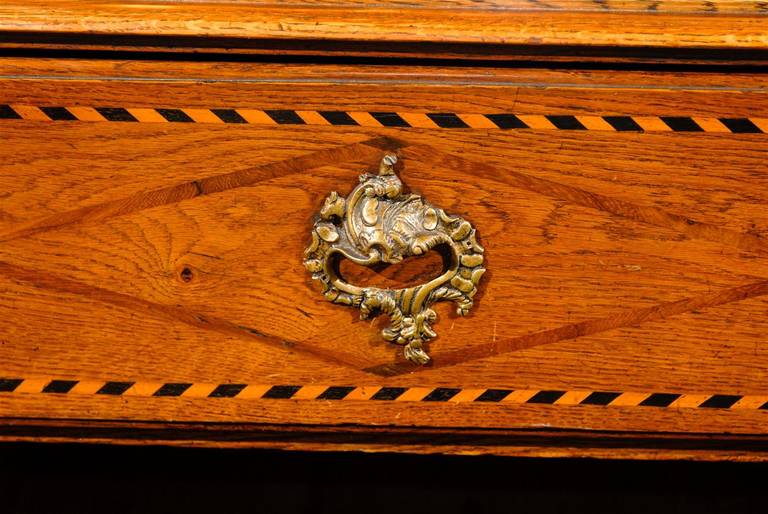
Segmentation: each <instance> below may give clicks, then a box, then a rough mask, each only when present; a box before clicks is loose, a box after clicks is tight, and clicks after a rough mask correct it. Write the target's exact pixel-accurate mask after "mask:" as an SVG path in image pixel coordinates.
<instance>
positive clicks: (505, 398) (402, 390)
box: [0, 378, 768, 411]
mask: <svg viewBox="0 0 768 514" xmlns="http://www.w3.org/2000/svg"><path fill="white" fill-rule="evenodd" d="M0 394H6V395H8V394H10V395H16V394H43V395H48V394H51V395H93V396H101V397H109V396H138V397H147V398H150V397H151V398H161V397H165V398H178V397H182V398H211V399H227V398H229V399H256V400H301V401H373V402H379V401H381V402H428V403H441V402H442V403H480V404H485V405H488V404H493V403H497V404H527V405H553V406H574V405H587V406H598V407H656V408H684V409H751V410H766V411H768V394H765V395H738V394H688V393H670V392H627V391H589V390H571V391H566V390H551V389H494V388H490V389H489V388H461V387H393V386H378V385H373V386H350V385H315V384H312V385H291V384H269V385H264V384H233V383H228V384H213V383H191V382H143V381H136V382H132V381H93V380H71V379H66V380H63V379H23V378H0Z"/></svg>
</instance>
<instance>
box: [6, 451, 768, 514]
mask: <svg viewBox="0 0 768 514" xmlns="http://www.w3.org/2000/svg"><path fill="white" fill-rule="evenodd" d="M767 478H768V465H764V464H739V463H701V462H698V463H697V462H643V461H637V462H630V461H599V460H587V459H574V460H565V459H520V458H500V457H485V456H481V457H462V456H440V455H437V456H435V455H433V456H419V455H396V454H364V453H303V452H281V451H263V450H208V449H185V448H162V447H126V446H121V447H110V446H100V445H84V444H83V445H79V444H73V445H63V444H50V445H45V444H0V513H2V514H32V513H43V512H45V513H56V514H67V513H78V514H88V513H97V512H98V513H110V514H113V513H114V514H119V513H136V514H148V513H155V512H162V513H166V512H183V513H189V512H207V513H211V512H213V513H217V514H218V513H221V514H236V513H249V514H256V513H259V514H261V513H271V512H297V513H298V512H302V513H303V512H307V513H313V514H321V513H338V512H356V513H370V512H387V513H393V514H394V513H398V514H399V513H403V512H436V513H440V514H449V513H457V512H461V513H471V514H479V513H482V512H505V513H512V512H537V513H542V514H547V513H560V512H590V513H594V512H606V513H608V512H610V513H612V514H618V513H624V512H686V513H688V512H699V513H702V512H728V513H738V512H750V513H752V512H765V511H766V510H765V509H766V505H767V504H768V487H767V486H766V479H767Z"/></svg>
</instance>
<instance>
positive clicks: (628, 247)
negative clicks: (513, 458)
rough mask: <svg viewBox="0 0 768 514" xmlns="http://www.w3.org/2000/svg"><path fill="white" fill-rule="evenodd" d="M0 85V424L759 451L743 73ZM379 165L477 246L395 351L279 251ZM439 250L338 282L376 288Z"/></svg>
mask: <svg viewBox="0 0 768 514" xmlns="http://www.w3.org/2000/svg"><path fill="white" fill-rule="evenodd" d="M171 68H172V69H171ZM0 70H1V71H2V77H1V78H0V134H2V147H0V148H1V149H0V241H1V243H0V343H1V344H0V378H2V379H3V380H2V381H0V415H1V416H2V418H1V419H0V423H1V424H2V426H1V427H0V435H2V436H3V437H5V438H10V439H13V438H21V439H25V438H44V439H58V438H65V439H66V438H74V437H77V438H80V439H82V438H86V439H97V440H112V441H121V440H128V441H139V440H142V441H146V440H150V441H162V442H167V443H173V442H175V443H184V444H215V445H251V446H276V447H291V448H296V447H300V448H316V447H324V448H325V447H332V448H366V449H381V450H384V449H386V450H406V451H456V452H494V453H503V454H537V455H573V454H576V455H585V456H586V455H592V456H616V455H621V456H652V455H657V456H658V455H661V456H671V457H693V456H695V457H701V458H704V457H709V458H713V457H720V458H745V459H748V458H763V457H764V455H765V454H764V453H763V452H764V450H765V444H766V442H768V439H766V432H767V429H766V427H767V426H768V425H766V420H767V419H768V418H766V416H768V414H767V413H766V410H765V409H764V406H766V405H768V403H766V402H768V386H767V385H766V380H765V377H766V367H767V366H768V347H767V346H766V338H765V331H766V327H767V326H768V318H767V316H766V315H767V314H768V303H767V301H766V294H768V273H767V272H766V269H768V268H766V254H767V253H768V243H767V242H766V239H765V236H766V234H767V233H768V209H766V205H767V204H768V174H767V173H766V172H767V171H768V170H766V150H768V101H766V96H765V92H766V89H765V85H766V84H765V80H764V78H763V77H761V76H759V75H755V76H750V75H735V74H731V75H725V74H722V75H720V74H685V73H663V72H554V71H536V70H533V71H531V70H510V69H506V70H505V69H495V70H494V69H461V70H458V69H436V68H418V69H415V70H407V69H404V68H385V67H365V66H359V67H342V66H314V67H305V66H300V65H296V66H273V65H256V64H232V63H230V64H226V63H217V64H203V63H173V64H172V65H169V64H167V63H152V62H111V61H45V60H36V59H7V60H6V61H4V62H0ZM388 153H391V154H395V155H397V156H398V159H399V161H398V164H397V167H396V170H397V174H398V176H399V177H400V178H401V179H402V181H403V183H404V184H405V187H406V188H407V190H409V191H412V192H414V193H416V194H419V195H421V196H422V197H423V198H424V199H425V200H426V201H428V202H429V203H430V204H432V205H434V206H437V207H439V208H442V209H443V210H444V211H445V212H446V213H448V214H449V215H455V216H460V217H462V218H464V219H466V220H467V221H468V222H470V223H471V224H472V225H473V226H474V227H475V228H476V230H477V241H478V243H479V244H480V245H482V247H483V248H484V254H483V255H484V263H483V266H484V267H485V268H486V270H487V271H486V273H485V275H484V276H483V278H482V279H481V280H480V281H479V285H478V292H477V294H476V296H475V298H474V299H475V304H474V306H473V307H472V309H471V310H470V312H469V313H468V315H467V316H466V317H459V316H457V315H456V314H455V312H454V310H455V309H454V307H453V306H452V305H451V304H450V303H448V302H437V303H435V304H434V306H433V308H434V309H435V311H436V314H437V320H436V321H435V322H434V323H433V325H432V327H433V329H434V330H435V332H436V333H437V337H436V338H434V339H432V340H431V341H429V342H428V343H427V344H426V345H425V348H426V349H427V351H428V353H429V355H430V356H431V361H430V363H429V364H427V365H424V366H419V365H416V364H413V363H411V362H409V361H407V360H406V359H405V358H404V357H403V354H402V348H401V347H399V346H397V345H394V344H392V343H388V342H386V341H384V339H383V338H382V337H381V330H382V329H383V328H385V327H386V326H387V325H388V320H387V319H386V318H387V316H379V317H375V318H373V319H371V320H360V319H359V314H360V313H359V311H358V310H357V309H354V308H350V307H344V306H340V305H334V304H332V303H329V302H327V301H326V300H324V299H323V295H322V294H321V293H322V291H321V289H320V285H319V284H318V283H317V282H316V281H313V280H312V276H311V273H310V272H308V271H307V269H305V266H304V262H303V261H304V260H305V249H306V248H307V247H308V246H309V245H310V243H311V241H312V235H311V234H312V227H313V223H314V220H315V215H316V214H317V213H318V212H319V211H320V210H321V207H322V206H323V201H324V199H325V198H326V197H327V195H328V194H329V193H330V192H331V191H337V192H338V193H339V195H341V196H345V195H347V194H348V193H350V192H351V191H352V189H353V188H354V187H355V186H356V185H357V184H358V183H359V181H358V177H359V175H360V174H361V173H364V172H372V173H375V171H376V170H377V169H378V166H379V162H380V161H381V159H382V157H383V156H384V155H386V154H388ZM442 267H443V262H442V260H441V259H440V258H439V256H437V255H436V253H435V252H430V253H428V254H427V255H425V256H422V257H410V258H407V259H406V260H404V261H403V262H402V263H399V264H392V265H390V266H377V267H374V268H372V269H370V268H364V267H360V266H355V265H354V264H352V263H349V262H345V263H343V264H342V266H341V268H342V269H341V271H342V273H343V274H344V277H345V279H347V280H348V281H349V282H351V283H355V284H372V285H376V286H377V287H382V288H390V289H396V288H403V287H409V286H413V285H416V284H420V283H424V282H426V281H428V280H430V279H431V278H434V277H435V276H437V275H439V274H440V273H441V268H442Z"/></svg>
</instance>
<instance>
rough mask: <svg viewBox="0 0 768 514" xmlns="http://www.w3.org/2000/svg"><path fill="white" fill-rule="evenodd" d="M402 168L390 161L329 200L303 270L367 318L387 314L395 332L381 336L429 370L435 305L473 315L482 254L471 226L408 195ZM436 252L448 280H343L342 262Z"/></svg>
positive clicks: (369, 261)
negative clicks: (378, 283)
mask: <svg viewBox="0 0 768 514" xmlns="http://www.w3.org/2000/svg"><path fill="white" fill-rule="evenodd" d="M396 162H397V157H396V156H395V155H393V154H387V155H385V156H384V158H383V159H382V161H381V164H380V166H379V172H378V174H377V175H371V174H367V173H365V174H363V175H360V184H359V185H358V186H357V187H355V188H354V189H353V190H352V192H351V193H350V194H349V196H348V197H347V198H344V197H342V196H339V194H338V193H337V192H336V191H333V192H331V193H330V194H329V195H328V196H327V198H326V199H325V203H324V204H323V207H322V208H321V209H320V213H319V215H318V217H317V219H316V220H315V223H314V226H313V228H312V243H311V244H310V246H309V247H308V248H307V249H306V251H305V259H304V265H305V266H306V268H307V269H308V270H309V271H310V272H311V273H312V278H313V279H315V280H318V281H320V282H321V284H322V286H323V295H324V296H325V298H326V299H327V300H329V301H331V302H333V303H338V304H342V305H350V306H353V307H357V308H359V309H360V317H361V319H366V318H368V317H371V316H375V315H377V314H379V313H386V314H388V315H389V317H390V320H391V325H390V326H389V327H388V328H385V329H384V330H383V331H382V336H383V337H384V339H385V340H387V341H390V342H393V343H396V344H400V345H405V349H404V354H405V357H406V358H407V359H408V360H410V361H412V362H415V363H417V364H426V363H427V362H429V360H430V359H429V355H427V352H426V351H425V349H424V343H425V342H426V341H429V340H430V339H432V338H434V337H435V336H436V335H437V334H436V333H435V332H434V330H433V329H432V324H433V323H434V322H435V320H436V318H437V314H436V313H435V311H434V310H432V309H431V305H432V304H433V303H435V302H437V301H439V300H451V301H453V302H456V304H457V308H456V312H457V314H459V315H460V316H464V315H466V314H467V312H468V311H469V310H470V309H471V308H472V305H473V298H474V296H475V293H476V292H477V284H478V282H479V281H480V277H482V275H483V273H485V268H484V267H483V260H484V259H483V251H484V250H483V248H482V247H481V246H480V245H479V244H478V243H477V239H476V233H475V228H474V227H473V226H472V225H471V224H470V223H469V222H468V221H466V220H464V219H462V218H460V217H458V216H450V215H448V214H446V213H445V212H444V211H443V210H442V209H440V208H438V207H435V206H433V205H431V204H429V203H428V202H426V201H425V200H424V199H423V198H422V197H420V196H419V195H415V194H405V193H403V183H402V182H401V181H400V179H399V178H398V177H397V175H396V174H395V171H394V165H395V163H396ZM437 247H439V248H440V249H446V250H447V251H445V252H443V253H444V254H445V255H446V258H445V261H446V264H445V269H444V271H443V273H442V274H441V275H440V276H439V277H437V278H435V279H433V280H430V281H429V282H427V283H425V284H420V285H417V286H414V287H407V288H404V289H382V288H378V287H358V286H355V285H352V284H349V283H347V282H346V281H344V279H343V278H342V276H341V274H340V273H339V260H340V259H341V258H347V259H349V260H351V261H352V262H354V263H357V264H360V265H363V266H371V265H374V264H377V263H389V264H394V263H398V262H400V261H402V260H403V259H404V258H406V257H410V256H417V255H422V254H424V253H426V252H428V251H430V250H431V249H433V248H437Z"/></svg>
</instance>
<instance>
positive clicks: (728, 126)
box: [0, 104, 768, 134]
mask: <svg viewBox="0 0 768 514" xmlns="http://www.w3.org/2000/svg"><path fill="white" fill-rule="evenodd" d="M0 120H32V121H57V122H68V121H85V122H99V121H101V122H104V121H109V122H134V123H220V124H227V123H228V124H255V125H332V126H361V127H391V128H424V129H504V130H510V129H517V130H525V129H528V130H571V131H584V130H589V131H607V132H702V133H703V132H711V133H732V134H765V133H768V114H766V116H765V117H760V116H750V117H718V118H715V117H702V116H664V115H659V116H630V115H611V116H594V115H562V114H553V115H542V114H524V113H514V114H513V113H493V114H473V113H450V112H440V113H438V112H375V111H369V112H362V111H314V110H298V109H297V110H287V109H283V110H269V109H264V110H262V109H239V108H238V109H235V108H210V109H201V108H160V107H142V108H138V107H136V108H134V107H88V106H70V107H61V106H34V105H16V104H14V105H5V104H0Z"/></svg>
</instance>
